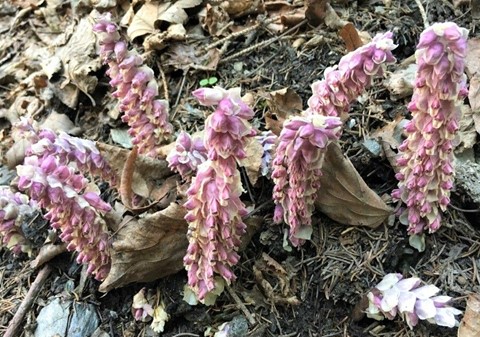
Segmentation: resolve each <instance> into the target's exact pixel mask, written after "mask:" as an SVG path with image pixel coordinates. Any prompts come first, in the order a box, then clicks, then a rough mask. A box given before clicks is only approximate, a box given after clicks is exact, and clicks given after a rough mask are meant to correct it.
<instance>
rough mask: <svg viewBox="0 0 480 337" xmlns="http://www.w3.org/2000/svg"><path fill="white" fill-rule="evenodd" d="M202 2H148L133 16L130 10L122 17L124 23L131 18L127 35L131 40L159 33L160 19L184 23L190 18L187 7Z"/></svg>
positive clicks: (173, 22) (196, 0) (198, 0)
mask: <svg viewBox="0 0 480 337" xmlns="http://www.w3.org/2000/svg"><path fill="white" fill-rule="evenodd" d="M201 3H202V0H179V1H175V2H172V1H168V2H162V3H158V2H146V3H145V4H143V5H142V7H141V8H140V9H139V10H138V12H136V13H135V14H134V15H133V17H132V13H131V11H128V12H127V14H126V15H128V16H127V17H124V18H123V19H122V23H126V22H128V21H129V20H130V18H131V21H130V22H129V24H128V29H127V35H128V37H129V38H130V40H133V39H135V38H137V37H139V36H143V35H148V34H153V33H157V32H158V30H157V28H156V27H158V25H159V21H165V22H169V23H171V24H182V25H183V24H184V23H186V21H187V20H188V15H187V13H186V12H185V9H187V8H193V7H195V6H198V5H199V4H201Z"/></svg>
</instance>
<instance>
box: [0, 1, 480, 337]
mask: <svg viewBox="0 0 480 337" xmlns="http://www.w3.org/2000/svg"><path fill="white" fill-rule="evenodd" d="M133 2H134V3H133V4H131V3H129V2H128V1H125V2H122V1H121V0H100V1H90V0H71V1H63V0H11V1H7V2H2V3H1V4H0V158H1V159H2V161H1V162H0V165H3V166H0V185H8V184H10V182H11V181H12V179H13V178H14V177H15V170H14V169H12V168H11V169H8V168H7V160H8V161H10V160H13V159H11V158H7V152H8V150H9V149H10V148H12V147H14V142H13V140H12V135H11V129H12V124H13V123H14V122H16V121H18V119H19V118H20V117H31V118H34V119H35V120H37V121H38V122H39V123H45V120H48V123H45V124H42V125H44V126H45V125H47V124H48V126H49V127H52V128H58V129H61V130H64V131H67V132H69V133H71V134H73V135H75V136H78V137H82V138H86V139H91V140H94V141H99V142H102V143H107V144H110V145H116V146H121V144H120V145H119V143H122V141H123V142H124V143H125V142H127V141H125V140H124V138H122V135H125V132H124V131H125V124H123V123H122V122H121V120H120V113H119V112H118V109H117V108H116V103H115V101H114V99H113V98H111V96H110V95H109V93H110V92H111V89H110V88H109V85H108V79H107V77H106V75H105V70H106V68H105V67H104V66H101V64H100V60H99V58H98V57H97V56H96V55H95V35H93V34H91V33H90V32H89V31H88V29H86V28H85V27H87V28H89V27H90V28H91V24H90V26H88V24H85V22H86V21H82V20H83V19H85V18H88V17H89V16H90V15H91V12H92V10H94V8H95V9H97V10H98V11H99V12H105V11H107V10H109V11H111V12H112V13H113V17H114V18H115V20H116V21H117V22H120V20H122V21H121V22H122V25H121V27H122V32H123V33H124V35H125V38H126V39H128V40H129V43H130V45H131V46H133V47H135V48H137V49H138V50H139V51H140V52H141V53H142V54H143V55H144V57H145V60H146V63H147V64H148V65H150V66H151V67H152V68H153V69H154V71H155V74H156V75H158V79H159V80H158V82H159V85H160V86H161V89H160V93H161V95H162V96H163V97H164V98H166V99H168V100H169V103H170V107H171V116H174V117H172V123H173V125H174V127H175V128H176V131H178V130H187V131H196V130H200V129H202V128H203V122H204V113H203V110H201V109H203V108H201V107H200V106H199V105H198V103H196V102H195V100H194V99H193V98H192V96H191V92H192V91H193V90H194V89H196V88H198V87H200V85H201V84H202V85H203V84H204V82H210V84H208V85H212V84H213V82H215V81H217V82H216V85H220V86H222V87H224V88H233V87H238V86H240V87H241V88H242V94H244V93H250V94H251V102H252V104H253V109H254V110H255V112H256V115H255V118H254V120H253V125H254V126H255V127H257V128H258V129H260V130H265V129H266V127H268V121H267V119H268V118H269V116H270V117H271V115H272V110H276V113H281V112H282V111H283V112H285V111H286V113H290V112H291V111H294V110H295V107H298V106H299V105H300V109H302V106H303V107H305V106H306V101H307V100H308V98H309V97H310V95H311V88H310V85H311V83H312V82H314V81H316V80H319V79H321V78H322V77H323V72H324V70H325V69H326V68H327V67H329V66H333V65H335V64H337V63H338V61H339V60H340V58H341V57H342V56H343V55H345V54H346V53H347V47H346V45H348V43H349V42H351V41H350V40H349V39H350V38H349V37H348V36H346V37H345V36H344V37H343V38H342V36H340V35H339V34H338V30H339V26H338V25H343V24H344V23H339V22H334V23H332V22H328V20H327V19H325V18H324V17H323V16H324V15H323V14H325V13H323V12H322V11H319V12H315V10H314V9H312V8H313V7H314V4H315V3H317V4H318V6H319V7H318V8H320V7H321V6H323V5H324V2H323V1H310V3H312V4H310V6H311V7H309V8H310V10H311V11H313V12H314V14H312V13H310V15H308V14H307V15H305V8H306V6H307V4H306V3H307V1H306V0H305V3H304V1H303V0H297V1H293V2H292V1H286V0H285V1H265V4H264V7H263V8H262V7H261V6H260V5H259V3H260V2H261V1H230V6H226V3H228V1H225V2H223V5H221V6H223V7H222V8H223V9H221V10H220V9H219V7H218V6H220V3H222V2H221V1H203V3H202V1H194V0H192V1H178V2H174V4H170V7H168V6H164V5H165V4H163V3H160V4H159V3H157V2H155V1H152V2H151V3H150V2H148V1H147V4H149V6H150V7H148V8H149V9H147V5H146V4H144V2H142V1H133ZM419 2H421V3H422V4H423V8H422V10H420V9H419V7H418V4H417V1H414V0H364V1H360V0H358V1H349V0H342V1H340V0H338V1H331V6H332V7H333V9H334V10H335V12H336V14H337V15H338V17H339V18H341V19H342V20H344V21H346V22H350V23H352V24H353V26H354V27H355V29H356V31H357V32H359V35H360V36H361V37H365V36H366V35H367V34H369V35H370V36H371V37H373V36H375V35H376V34H377V33H383V32H385V31H392V32H393V33H394V35H395V37H394V41H395V43H396V44H398V47H397V48H396V49H395V50H394V55H395V57H396V58H397V63H396V64H393V65H389V66H388V68H387V71H386V72H385V74H384V76H383V78H380V79H377V80H375V83H374V85H373V86H372V87H371V88H370V89H368V90H367V92H366V94H364V95H362V96H361V97H360V98H359V100H358V102H356V103H355V104H354V105H353V107H352V110H351V114H350V117H349V120H348V121H346V123H347V125H348V128H346V131H345V132H344V134H343V136H342V138H341V142H340V144H341V147H342V151H343V153H344V154H345V155H346V156H347V157H348V158H349V160H350V161H351V162H352V164H353V166H354V167H355V169H356V171H357V172H358V173H359V175H360V176H361V177H362V178H363V179H364V180H365V182H366V183H367V185H368V186H369V187H370V188H371V189H372V190H373V191H375V192H376V193H377V194H378V195H379V196H380V197H382V199H384V200H386V201H387V202H388V203H389V204H390V206H391V207H392V208H395V206H396V205H395V204H394V203H393V202H391V199H389V197H388V195H389V194H390V192H391V191H392V190H393V189H394V188H395V187H396V183H397V182H396V179H395V172H394V169H393V168H392V164H391V161H389V157H391V153H394V152H395V151H396V149H394V148H392V147H394V146H393V145H394V144H391V145H392V147H390V148H389V150H390V151H387V150H385V147H384V146H382V144H381V140H380V138H381V136H382V135H383V137H387V136H390V137H393V128H394V127H395V126H396V125H397V124H398V123H399V121H400V120H402V119H405V118H409V112H408V110H407V108H406V104H407V103H408V101H409V99H410V95H411V88H410V92H409V89H408V88H407V89H406V92H403V93H402V94H400V95H399V94H398V93H393V92H392V91H391V90H392V89H391V86H389V85H388V83H389V78H390V77H391V76H392V74H394V73H395V72H398V71H399V70H400V69H401V68H402V67H406V65H405V64H406V62H408V61H405V60H408V59H409V57H411V56H412V55H413V54H414V52H415V46H416V43H417V42H418V39H419V35H420V33H421V32H422V30H423V29H424V27H425V19H426V20H427V21H428V22H429V23H434V22H443V21H454V22H456V23H457V24H458V25H460V26H462V27H465V28H467V29H469V31H470V33H469V34H470V35H469V36H470V38H471V39H474V38H475V37H476V36H477V35H478V29H476V26H475V25H476V23H477V22H480V21H476V20H478V16H475V14H476V13H475V11H474V10H473V9H472V8H470V4H469V2H468V1H465V2H461V1H453V2H452V1H448V0H439V1H425V0H419ZM472 2H474V1H472ZM207 3H208V4H207ZM262 3H263V2H262ZM175 6H177V7H178V8H175V10H172V8H174V7H175ZM182 6H183V7H182ZM152 8H154V9H155V10H154V11H152V10H151V9H152ZM168 8H170V12H168V13H169V15H166V14H165V13H166V12H167V9H168ZM207 9H208V10H207ZM182 11H183V12H182ZM422 11H424V13H425V17H423V16H422V14H423V13H422ZM172 13H173V14H172ZM182 15H185V17H183V18H182ZM171 17H175V18H176V19H171ZM278 17H281V18H282V20H281V21H280V20H278ZM168 18H170V19H168ZM179 18H180V19H179ZM175 20H178V21H179V23H177V26H176V27H175V28H172V26H174V23H176V22H177V21H175ZM178 25H180V26H182V27H183V28H184V29H185V32H184V33H182V32H183V31H182V30H181V29H179V27H180V26H178ZM180 28H181V27H180ZM247 28H250V29H247ZM178 29H179V30H178ZM78 31H81V32H82V34H80V35H82V36H80V37H79V36H78V34H77V35H75V32H78ZM226 37H227V38H226ZM75 38H76V39H77V41H73V42H72V39H75ZM223 38H226V39H225V40H222V41H220V43H218V45H217V46H214V45H212V43H214V42H215V41H219V40H221V39H223ZM92 46H93V52H92ZM206 46H207V47H209V49H208V51H207V50H205V49H206V48H205V47H206ZM202 48H203V49H202ZM198 50H203V51H204V52H205V54H203V55H200V54H199V53H196V51H198ZM199 55H200V56H199ZM477 59H478V56H477ZM404 61H405V62H404ZM402 62H403V63H402ZM78 69H80V71H77V70H78ZM285 88H288V89H289V90H288V91H286V92H285V91H283V92H280V93H278V94H277V96H276V97H277V98H276V99H274V98H272V97H274V96H275V95H272V93H273V92H275V91H278V90H282V89H285ZM469 98H470V105H472V108H473V105H474V104H472V96H469ZM298 102H300V103H298ZM475 105H476V104H475ZM477 107H478V106H477ZM279 111H280V112H279ZM297 112H298V111H297ZM477 113H478V111H473V112H472V111H471V110H469V113H467V114H466V116H467V117H465V121H464V125H463V130H462V132H463V134H462V137H463V139H462V143H461V146H460V147H459V148H458V149H457V155H458V157H459V158H466V159H465V160H467V159H468V160H470V161H469V163H471V165H472V166H471V167H470V168H471V170H474V169H475V167H476V166H475V165H477V164H476V163H478V162H479V161H480V151H479V150H480V146H479V143H478V142H477V140H476V139H477V133H478V130H480V125H479V124H478V123H479V122H480V119H479V118H478V117H477V115H476V114H477ZM119 135H120V136H119ZM379 135H380V136H379ZM127 143H128V142H127ZM122 144H123V143H122ZM376 146H377V147H379V149H378V151H377V150H375V149H376ZM13 161H15V160H13ZM468 168H469V167H468V164H467V171H468ZM150 173H151V172H146V173H145V174H150ZM475 174H476V173H475V172H474V173H472V174H471V177H470V178H471V179H472V180H468V178H465V177H464V176H463V178H462V176H461V175H459V179H463V180H462V181H458V182H457V186H458V188H456V189H455V190H454V191H453V193H452V207H450V208H449V209H448V211H447V212H446V214H445V216H444V223H443V226H442V228H441V229H440V230H439V231H438V232H437V233H435V234H434V235H428V236H427V239H426V250H425V251H424V252H422V253H418V252H417V251H416V250H415V249H413V248H411V247H410V246H409V243H408V236H407V233H406V228H405V226H403V225H402V224H400V223H399V222H398V219H395V218H394V217H390V218H389V219H388V220H386V221H384V222H383V223H382V224H381V225H380V226H378V227H377V228H367V227H356V226H347V225H344V224H340V223H337V222H335V221H333V220H331V219H330V218H328V217H327V216H325V215H324V214H322V213H321V212H316V213H315V214H314V232H313V238H312V240H311V241H310V242H307V243H306V244H305V245H304V246H302V247H301V248H299V249H296V248H293V249H291V248H290V247H288V245H286V244H285V242H286V241H285V240H286V239H285V236H284V233H285V227H284V226H283V227H282V226H281V225H274V224H273V223H272V215H273V203H272V202H270V197H271V194H272V192H271V188H272V184H271V182H270V181H269V180H267V179H266V178H259V179H258V181H257V182H256V183H255V184H254V185H252V184H250V183H249V182H246V184H247V185H249V186H248V193H246V194H245V196H244V199H245V200H246V202H248V204H249V205H253V208H258V210H256V216H257V219H259V223H260V225H259V228H258V229H257V230H256V232H255V233H253V235H252V237H251V240H250V241H249V242H248V244H247V245H246V247H245V249H243V251H242V252H241V254H240V255H241V260H240V262H239V264H238V265H237V266H236V267H235V269H234V272H235V274H236V276H237V280H236V281H235V282H234V283H233V284H232V285H231V287H229V288H228V291H224V293H223V294H221V295H220V296H219V297H218V299H217V301H216V303H215V304H214V305H213V306H204V305H197V306H190V305H188V304H187V303H185V302H184V301H183V289H184V285H185V283H186V279H187V276H186V272H185V271H179V272H177V273H175V274H173V275H170V276H167V277H164V278H162V279H160V280H156V281H152V282H147V283H140V282H135V283H132V284H129V285H125V286H123V287H121V288H118V289H112V290H110V291H108V292H107V293H106V294H104V293H101V292H99V291H98V288H99V285H100V282H97V281H95V280H94V279H92V278H90V277H88V278H85V277H84V276H85V270H84V269H82V266H81V265H78V264H77V263H76V262H75V259H74V258H73V255H72V254H71V253H67V252H65V253H62V254H59V255H58V256H56V257H55V258H53V259H52V260H50V261H49V262H48V265H49V266H50V267H51V268H52V271H51V272H50V274H49V276H48V277H47V279H46V281H45V284H44V285H43V287H42V288H41V290H40V292H39V294H38V296H37V298H36V300H35V301H34V303H33V306H32V307H31V308H30V310H28V312H27V313H26V316H25V318H24V321H23V323H22V325H21V326H22V330H21V331H20V332H19V333H18V336H33V335H34V334H35V329H37V327H38V321H37V320H38V319H39V313H40V311H41V309H42V308H44V307H45V306H46V305H47V304H48V303H50V302H51V301H52V300H53V299H54V298H59V299H61V300H62V301H67V300H68V301H74V302H75V303H88V304H92V305H93V306H94V308H95V311H96V313H97V315H98V317H99V326H98V329H97V330H96V332H95V336H97V337H98V336H156V335H158V334H157V333H155V332H154V331H153V330H152V328H151V327H150V322H137V321H135V320H134V317H133V315H132V301H133V297H134V295H135V294H137V293H138V292H139V291H140V290H141V289H142V288H145V291H146V293H147V294H149V296H151V298H156V299H157V303H156V304H159V303H160V302H163V306H164V308H165V310H166V312H167V313H168V315H169V320H168V321H167V322H166V323H165V327H164V332H163V333H162V334H161V336H166V337H174V336H213V334H214V332H215V331H216V329H217V328H218V327H219V325H220V324H222V323H224V322H229V321H231V320H232V319H234V320H236V321H239V322H245V324H248V332H246V331H247V330H241V329H240V330H241V331H243V332H239V335H238V336H243V335H245V336H258V337H260V336H276V337H280V336H283V337H287V336H292V337H293V336H308V337H313V336H317V337H327V336H328V337H333V336H351V337H361V336H398V337H403V336H456V335H457V331H456V330H457V329H456V328H454V329H448V328H441V327H437V326H434V325H431V324H429V323H427V322H421V323H420V324H419V325H418V326H417V327H416V328H415V330H413V331H412V330H410V329H409V328H408V326H407V325H406V324H405V323H404V322H403V321H402V320H401V319H400V318H398V317H397V318H396V319H394V320H392V321H389V320H384V321H374V320H373V319H369V318H366V317H364V315H363V314H362V308H364V307H362V300H363V299H364V296H365V294H366V293H367V292H368V291H369V290H370V289H371V288H372V287H374V286H375V285H376V284H377V283H378V282H379V281H380V280H381V279H382V277H383V276H384V275H385V274H387V273H391V272H399V273H402V274H404V275H406V276H409V275H412V276H413V275H415V276H418V277H420V278H421V279H422V280H423V281H425V282H427V283H429V284H434V285H436V286H437V287H439V288H440V289H441V291H442V293H443V294H447V295H449V296H452V297H453V298H454V301H453V305H454V306H455V307H457V308H459V309H462V310H464V309H465V305H466V299H467V296H468V295H469V294H471V293H478V292H480V276H479V274H478V269H479V268H480V220H479V219H480V218H479V217H478V213H474V212H465V211H463V210H465V209H468V210H472V209H477V208H478V207H479V204H478V200H476V199H475V196H472V193H473V192H471V191H472V190H474V189H475V186H473V185H474V184H475V183H478V181H477V180H475V179H474V178H473V177H474V176H475ZM467 176H468V174H467ZM243 178H244V179H245V180H246V179H247V178H246V176H244V177H243ZM177 181H178V180H177ZM244 184H245V182H244ZM462 186H463V188H462ZM101 188H104V187H101ZM320 193H321V192H320ZM112 195H114V194H112ZM109 198H110V200H109V201H112V198H114V197H112V196H109ZM260 206H261V207H260ZM343 207H346V208H348V207H349V206H348V204H345V205H343V206H342V205H340V204H339V205H338V212H340V213H341V212H343ZM31 224H32V226H33V227H34V228H33V229H32V231H33V234H32V233H30V239H31V240H32V241H33V243H32V245H33V256H32V257H31V258H30V257H28V256H26V255H21V256H15V255H13V254H12V253H11V252H10V251H9V250H7V249H2V250H0V335H1V334H3V333H4V331H6V329H7V326H8V325H9V323H10V322H11V320H12V317H13V315H14V314H15V312H16V311H17V309H18V307H19V305H20V303H21V302H22V301H23V300H24V298H25V297H26V295H27V292H28V291H29V289H30V287H31V286H32V283H33V282H34V280H35V278H36V276H37V273H38V270H39V269H40V268H33V267H32V266H31V261H32V260H33V258H34V257H35V255H36V254H37V253H38V251H39V248H40V247H41V246H42V245H43V243H44V242H45V240H46V238H47V236H48V237H51V233H49V232H48V230H47V229H48V226H47V224H46V223H45V221H43V220H42V219H41V216H37V217H36V218H34V219H33V220H32V221H31ZM185 231H186V228H185ZM32 236H34V237H32ZM160 298H161V301H160ZM209 331H210V332H209ZM35 336H41V335H38V332H37V333H36V334H35ZM229 336H234V334H231V335H229Z"/></svg>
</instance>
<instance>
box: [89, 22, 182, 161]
mask: <svg viewBox="0 0 480 337" xmlns="http://www.w3.org/2000/svg"><path fill="white" fill-rule="evenodd" d="M93 30H94V31H95V32H96V33H97V35H98V39H99V44H100V56H101V58H102V60H103V62H104V63H105V64H108V66H109V69H108V71H107V74H108V76H110V78H111V81H110V85H111V86H112V87H114V88H116V90H115V92H114V93H113V96H115V97H117V98H118V100H119V101H120V105H119V109H120V111H123V112H124V115H123V116H122V120H123V121H124V122H126V123H127V124H128V125H129V126H130V129H129V131H128V133H129V134H130V135H131V136H132V137H133V144H135V145H137V146H138V151H139V153H141V154H146V155H150V156H152V157H156V156H157V155H158V152H159V147H160V145H161V144H162V143H163V141H165V140H167V139H169V138H170V136H171V134H172V132H173V126H172V125H171V124H170V122H169V121H168V119H169V116H168V110H169V107H168V102H167V101H166V100H160V99H157V98H156V97H157V96H158V85H157V82H156V80H155V78H154V73H153V70H152V69H151V68H149V67H147V66H145V65H143V60H142V58H141V56H140V55H139V54H138V53H137V52H136V51H135V50H128V48H127V44H126V42H125V41H123V40H121V38H120V34H119V32H118V26H117V25H116V24H115V23H114V22H113V21H112V15H111V14H110V13H107V14H105V15H103V16H102V17H101V18H100V19H99V20H98V21H97V23H96V24H95V25H94V27H93Z"/></svg>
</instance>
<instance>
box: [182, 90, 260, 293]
mask: <svg viewBox="0 0 480 337" xmlns="http://www.w3.org/2000/svg"><path fill="white" fill-rule="evenodd" d="M193 95H194V96H195V97H197V98H198V100H199V101H200V103H201V104H203V105H207V106H210V105H217V108H216V110H215V112H214V113H213V114H211V115H210V116H208V118H207V120H206V123H205V147H206V150H207V153H208V158H209V159H208V160H207V161H205V162H204V163H202V164H201V165H200V166H199V167H198V170H197V175H196V177H195V178H194V179H193V181H192V185H191V186H190V188H189V190H188V191H187V194H188V201H187V202H186V204H185V207H186V208H187V210H188V213H187V215H186V217H185V219H186V220H187V222H188V223H189V229H188V238H189V247H188V249H187V254H186V256H185V258H184V264H185V267H186V269H187V271H188V285H189V286H190V287H191V289H192V290H193V291H194V292H195V293H196V294H197V296H198V299H200V300H204V299H205V297H206V296H207V295H208V294H209V293H211V292H213V291H214V289H215V288H216V287H217V286H218V285H217V282H218V281H217V280H216V279H215V274H218V275H220V276H222V277H223V279H224V280H225V281H226V282H228V283H230V282H231V281H232V280H234V279H235V275H234V274H233V272H232V270H231V267H232V266H233V265H235V264H236V263H237V262H238V259H239V255H238V254H237V250H238V247H239V245H240V242H241V241H240V238H241V236H242V235H243V234H244V233H245V229H246V226H245V224H244V223H243V221H242V217H243V216H245V215H246V214H247V210H246V209H245V205H244V204H243V203H242V201H241V200H240V195H241V193H242V191H243V189H242V185H241V181H240V172H239V171H238V169H237V161H238V160H240V159H243V158H245V150H244V148H245V145H246V141H247V137H252V136H254V135H255V131H254V130H253V129H252V128H251V126H250V125H249V123H248V122H247V120H248V119H251V118H252V117H253V111H252V110H251V109H250V108H249V107H248V106H247V105H246V104H245V103H244V102H243V101H242V100H241V98H240V91H239V89H232V90H229V91H226V90H224V89H221V88H218V87H217V88H214V89H199V90H196V91H195V92H194V93H193Z"/></svg>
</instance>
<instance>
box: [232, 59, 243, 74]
mask: <svg viewBox="0 0 480 337" xmlns="http://www.w3.org/2000/svg"><path fill="white" fill-rule="evenodd" d="M233 69H235V71H236V72H237V73H239V72H241V71H242V70H243V62H235V63H234V64H233Z"/></svg>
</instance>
